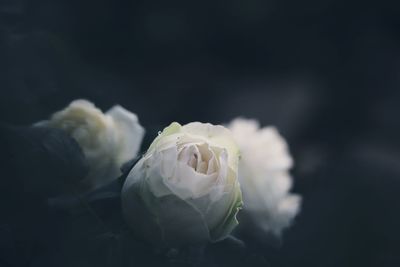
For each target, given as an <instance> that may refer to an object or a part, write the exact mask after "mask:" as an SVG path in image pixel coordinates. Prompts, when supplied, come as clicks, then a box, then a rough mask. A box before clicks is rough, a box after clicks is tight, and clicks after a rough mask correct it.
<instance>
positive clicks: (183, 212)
mask: <svg viewBox="0 0 400 267" xmlns="http://www.w3.org/2000/svg"><path fill="white" fill-rule="evenodd" d="M238 155H239V154H238V148H237V146H236V144H235V142H234V140H233V138H232V135H231V133H230V131H229V130H228V129H226V128H225V127H223V126H214V125H211V124H204V123H199V122H194V123H189V124H186V125H184V126H181V125H180V124H178V123H176V122H174V123H172V124H171V125H170V126H169V127H167V128H165V129H164V131H163V132H162V133H161V134H160V135H159V136H158V137H157V138H156V139H155V140H154V141H153V143H152V144H151V146H150V148H149V150H148V151H147V153H146V154H145V155H144V156H143V158H142V159H141V160H140V161H139V162H138V163H137V164H136V165H135V166H134V168H133V169H132V170H131V172H130V173H129V175H128V177H127V179H126V181H125V184H124V186H123V189H122V208H123V213H124V215H125V218H126V220H127V222H128V224H129V225H130V226H131V228H132V230H133V231H134V232H135V233H136V234H137V235H139V236H141V237H142V238H144V239H146V240H148V241H150V242H151V243H156V244H158V245H159V246H180V245H183V244H194V243H203V242H207V241H218V240H221V239H223V238H225V237H226V236H227V235H229V233H230V232H231V231H232V230H233V228H234V227H235V226H236V225H237V224H238V222H237V220H236V214H237V212H238V210H239V209H240V207H241V205H242V195H241V191H240V186H239V183H238V180H237V166H238V157H239V156H238Z"/></svg>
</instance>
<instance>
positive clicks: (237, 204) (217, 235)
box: [211, 188, 243, 242]
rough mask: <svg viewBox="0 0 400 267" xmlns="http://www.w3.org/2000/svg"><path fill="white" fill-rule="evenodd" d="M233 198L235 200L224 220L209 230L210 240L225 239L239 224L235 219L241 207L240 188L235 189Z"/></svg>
mask: <svg viewBox="0 0 400 267" xmlns="http://www.w3.org/2000/svg"><path fill="white" fill-rule="evenodd" d="M235 199H236V200H235V201H234V203H233V204H232V206H231V208H230V212H229V213H228V217H227V218H226V219H225V222H224V223H223V224H222V225H220V226H219V227H217V228H216V229H213V231H211V242H217V241H220V240H223V239H225V238H226V237H228V235H229V234H230V233H231V232H232V231H233V229H235V227H236V226H237V225H239V221H238V220H237V218H236V216H237V214H238V212H239V211H240V210H241V209H242V207H243V200H242V192H241V190H240V188H238V190H237V191H236V196H235Z"/></svg>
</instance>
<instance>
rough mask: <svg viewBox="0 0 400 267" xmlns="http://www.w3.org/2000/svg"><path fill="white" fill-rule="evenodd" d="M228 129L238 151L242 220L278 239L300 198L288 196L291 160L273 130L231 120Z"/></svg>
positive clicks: (243, 120)
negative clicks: (248, 221) (276, 236)
mask: <svg viewBox="0 0 400 267" xmlns="http://www.w3.org/2000/svg"><path fill="white" fill-rule="evenodd" d="M229 129H230V130H231V131H232V133H233V136H234V138H235V140H236V142H237V144H238V146H239V148H240V153H241V160H240V163H239V181H240V185H241V188H242V192H243V200H244V206H243V210H244V213H243V214H242V215H244V216H247V218H246V219H250V220H251V221H252V223H253V224H255V225H257V226H258V227H260V228H261V229H262V230H264V231H265V232H268V233H273V234H275V235H278V236H279V235H280V233H281V231H282V229H284V228H286V227H288V226H289V225H290V223H291V221H292V219H293V218H294V216H295V215H296V214H297V213H298V212H299V209H300V202H301V198H300V196H297V195H294V194H290V193H289V190H290V188H291V186H292V178H291V176H290V174H289V169H290V168H291V167H292V165H293V160H292V158H291V156H290V155H289V152H288V148H287V144H286V142H285V140H284V139H283V138H282V137H281V136H280V135H279V133H278V132H277V130H276V129H275V128H274V127H264V128H261V129H260V128H259V124H258V122H257V121H255V120H246V119H235V120H233V121H232V122H231V123H230V125H229Z"/></svg>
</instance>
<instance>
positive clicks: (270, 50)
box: [0, 0, 400, 267]
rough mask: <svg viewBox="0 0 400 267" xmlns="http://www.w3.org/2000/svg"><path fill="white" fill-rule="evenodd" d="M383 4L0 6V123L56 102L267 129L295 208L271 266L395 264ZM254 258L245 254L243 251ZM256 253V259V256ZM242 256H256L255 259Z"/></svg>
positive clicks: (398, 220)
mask: <svg viewBox="0 0 400 267" xmlns="http://www.w3.org/2000/svg"><path fill="white" fill-rule="evenodd" d="M399 11H400V8H399V7H398V6H397V4H396V1H376V2H374V1H316V0H311V1H295V0H283V1H277V0H246V1H245V0H242V1H239V0H231V1H219V0H213V1H211V0H203V1H175V0H173V1H161V0H159V1H155V0H148V1H121V0H97V1H78V0H37V1H28V0H26V1H22V0H8V1H7V0H2V1H0V33H1V36H0V38H1V39H0V111H1V112H0V121H1V122H2V123H7V124H12V125H29V124H31V123H33V122H36V121H39V120H42V119H45V118H47V117H48V116H49V115H50V114H51V113H52V112H54V111H56V110H59V109H61V108H63V107H65V106H66V105H67V104H68V103H69V102H70V101H71V100H73V99H76V98H86V99H88V100H91V101H93V102H94V103H95V104H96V105H97V106H98V107H100V108H102V109H103V110H106V109H108V108H109V107H111V106H112V105H114V104H116V103H119V104H121V105H122V106H124V107H125V108H127V109H129V110H131V111H133V112H135V113H137V114H138V116H139V118H140V121H141V123H142V124H143V125H144V126H145V128H146V130H147V136H146V140H145V145H144V147H145V146H146V145H147V144H148V142H149V141H150V140H151V139H152V138H153V137H154V136H155V134H156V133H157V131H159V130H161V129H162V128H163V127H165V126H166V125H168V124H169V123H170V122H172V121H178V122H180V123H187V122H190V121H203V122H212V123H226V122H229V121H230V120H231V119H233V118H234V117H237V116H244V117H249V118H257V119H259V120H260V122H261V124H262V125H275V126H277V127H278V129H279V130H280V132H281V133H282V135H283V136H284V137H285V138H287V140H288V142H289V145H290V148H291V152H292V154H293V155H294V158H295V162H296V166H295V168H294V170H293V174H294V180H295V185H294V191H295V192H297V193H300V194H301V195H302V196H303V200H304V202H303V210H302V212H301V214H300V215H299V216H298V217H297V219H296V221H295V223H294V225H293V227H292V228H291V229H289V230H288V231H286V232H285V235H284V236H283V241H282V244H280V245H278V246H275V245H270V244H267V245H265V244H259V243H258V241H256V240H254V242H253V243H254V244H253V246H254V251H257V253H258V254H262V255H264V257H265V259H266V260H267V262H268V264H269V265H270V266H297V267H300V266H307V267H312V266H400V260H399V255H398V254H400V235H399V233H400V230H399V227H400V150H399V146H400V140H399V138H398V136H399V135H400V121H399V119H398V116H399V115H400V102H399V101H400V90H399V86H400V79H399V73H400V16H399V15H400V14H399V13H400V12H399ZM254 253H256V252H254ZM257 253H256V254H257ZM258 254H257V255H258Z"/></svg>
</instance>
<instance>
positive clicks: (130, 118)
mask: <svg viewBox="0 0 400 267" xmlns="http://www.w3.org/2000/svg"><path fill="white" fill-rule="evenodd" d="M106 115H107V116H109V117H111V118H112V120H113V122H114V126H115V131H116V133H117V138H118V148H119V152H118V153H117V156H118V158H117V162H118V164H123V163H125V162H127V161H128V160H130V159H133V158H134V157H136V156H137V154H138V152H139V150H140V145H141V143H142V139H143V136H144V133H145V131H144V128H143V127H142V126H141V125H140V123H139V120H138V118H137V116H136V114H134V113H132V112H130V111H128V110H126V109H124V108H123V107H121V106H119V105H117V106H114V107H112V108H111V109H110V110H108V111H107V112H106Z"/></svg>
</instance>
